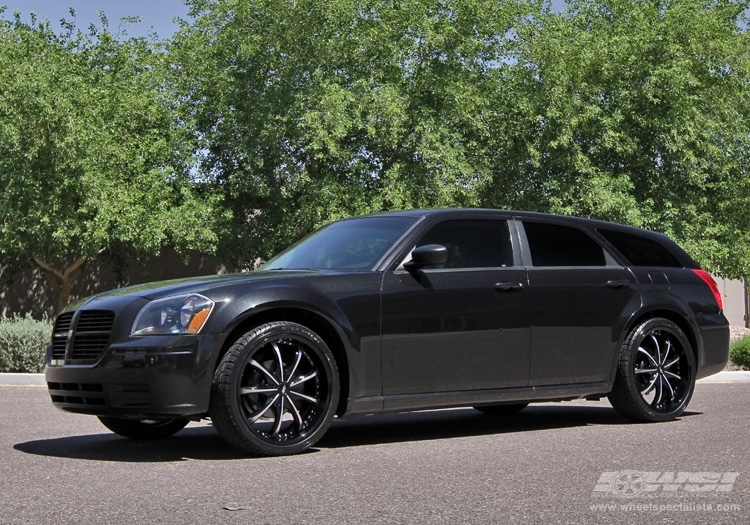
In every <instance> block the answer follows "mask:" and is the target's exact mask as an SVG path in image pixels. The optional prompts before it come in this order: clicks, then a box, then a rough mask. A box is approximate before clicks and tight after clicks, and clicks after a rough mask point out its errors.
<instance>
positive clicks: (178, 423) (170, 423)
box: [99, 416, 188, 439]
mask: <svg viewBox="0 0 750 525" xmlns="http://www.w3.org/2000/svg"><path fill="white" fill-rule="evenodd" d="M99 421H101V422H102V425H104V426H105V427H107V428H108V429H110V430H111V431H112V432H114V433H115V434H118V435H120V436H123V437H126V438H131V439H164V438H168V437H169V436H171V435H172V434H175V433H177V432H179V431H180V430H182V429H183V428H185V425H187V424H188V420H187V419H185V418H181V417H178V418H172V419H125V418H122V417H109V416H99Z"/></svg>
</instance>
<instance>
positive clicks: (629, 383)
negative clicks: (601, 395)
mask: <svg viewBox="0 0 750 525" xmlns="http://www.w3.org/2000/svg"><path fill="white" fill-rule="evenodd" d="M694 388H695V357H694V356H693V349H692V346H691V344H690V341H689V340H688V338H687V336H686V335H685V332H683V331H682V329H681V328H680V327H679V326H677V325H676V324H675V323H673V322H672V321H670V320H668V319H662V318H655V319H649V320H648V321H645V322H643V323H642V324H640V325H638V326H636V327H635V328H634V329H633V330H632V331H631V332H630V333H629V334H628V336H627V338H626V339H625V342H624V343H623V345H622V352H621V354H620V361H619V364H618V369H617V376H616V377H615V384H614V386H613V389H612V392H610V394H609V396H608V398H609V401H610V403H611V404H612V406H613V407H614V408H615V410H617V412H619V413H620V414H621V415H623V416H625V417H627V418H628V419H631V420H633V421H641V422H655V421H669V420H672V419H675V418H676V417H678V416H680V414H682V413H683V412H684V411H685V408H686V407H687V405H688V402H689V401H690V398H691V397H692V395H693V390H694Z"/></svg>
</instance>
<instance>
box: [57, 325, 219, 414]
mask: <svg viewBox="0 0 750 525" xmlns="http://www.w3.org/2000/svg"><path fill="white" fill-rule="evenodd" d="M220 340H221V338H220V336H217V335H189V336H188V335H179V336H172V335H168V336H148V337H128V338H126V339H125V340H123V341H118V342H116V343H113V344H111V345H109V346H108V348H107V349H106V350H105V351H104V352H103V354H102V356H101V358H100V359H99V360H98V361H97V362H96V363H94V364H87V365H82V364H72V363H70V362H65V361H64V360H53V359H52V355H51V353H50V354H48V356H47V367H46V369H45V380H46V381H47V388H48V389H49V394H50V397H51V399H52V404H53V405H54V406H56V407H57V408H59V409H61V410H64V411H67V412H76V413H81V414H94V415H99V416H117V417H130V418H139V419H141V418H159V417H201V416H203V415H205V414H206V413H207V412H208V404H209V399H210V395H211V380H212V375H213V374H212V372H213V367H214V363H215V358H216V354H217V353H216V352H214V350H215V349H216V348H217V347H218V346H219V345H220Z"/></svg>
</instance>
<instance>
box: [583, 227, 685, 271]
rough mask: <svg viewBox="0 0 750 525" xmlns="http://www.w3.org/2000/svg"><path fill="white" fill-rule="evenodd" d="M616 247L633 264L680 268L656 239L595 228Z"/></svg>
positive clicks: (672, 256)
mask: <svg viewBox="0 0 750 525" xmlns="http://www.w3.org/2000/svg"><path fill="white" fill-rule="evenodd" d="M597 231H598V232H599V233H600V234H601V235H602V236H603V237H604V238H605V239H607V240H608V241H609V242H610V243H611V244H612V246H614V247H615V248H617V250H619V252H620V253H621V254H623V255H624V256H625V258H626V259H627V260H628V261H630V263H631V264H632V265H633V266H663V267H664V266H666V267H672V268H682V266H683V265H682V264H680V262H679V261H678V260H677V258H676V257H675V256H674V255H672V254H671V253H670V252H669V250H667V249H666V248H665V247H664V246H662V245H661V244H659V243H658V242H656V241H653V240H651V239H646V238H644V237H639V236H638V235H632V234H630V233H624V232H618V231H615V230H605V229H600V230H597Z"/></svg>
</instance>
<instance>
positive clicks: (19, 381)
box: [0, 371, 750, 385]
mask: <svg viewBox="0 0 750 525" xmlns="http://www.w3.org/2000/svg"><path fill="white" fill-rule="evenodd" d="M698 383H750V372H745V371H743V372H728V371H724V372H719V373H718V374H714V375H712V376H709V377H706V378H703V379H701V380H699V381H698ZM44 384H45V383H44V374H0V385H44Z"/></svg>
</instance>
